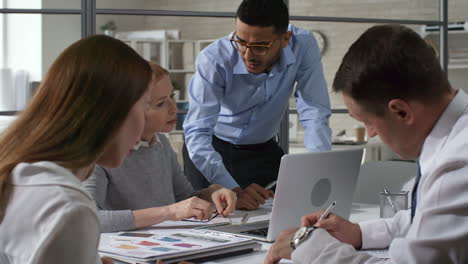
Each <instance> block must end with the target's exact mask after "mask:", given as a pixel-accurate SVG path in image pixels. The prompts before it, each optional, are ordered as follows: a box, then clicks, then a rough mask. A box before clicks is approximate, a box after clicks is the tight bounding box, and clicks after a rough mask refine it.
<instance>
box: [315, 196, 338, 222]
mask: <svg viewBox="0 0 468 264" xmlns="http://www.w3.org/2000/svg"><path fill="white" fill-rule="evenodd" d="M335 205H336V201H333V203H331V204H330V205H329V206H328V208H327V210H325V212H323V214H322V215H321V216H320V218H319V219H318V220H317V222H319V221H320V220H323V219H325V218H327V217H328V215H329V214H330V211H331V210H332V209H333V207H335Z"/></svg>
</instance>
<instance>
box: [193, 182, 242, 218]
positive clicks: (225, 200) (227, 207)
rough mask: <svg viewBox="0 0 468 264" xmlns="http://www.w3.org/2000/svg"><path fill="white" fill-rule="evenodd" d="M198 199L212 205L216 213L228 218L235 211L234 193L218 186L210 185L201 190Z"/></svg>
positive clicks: (235, 197) (235, 199) (235, 196)
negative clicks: (209, 202)
mask: <svg viewBox="0 0 468 264" xmlns="http://www.w3.org/2000/svg"><path fill="white" fill-rule="evenodd" d="M200 198H202V199H205V200H207V201H211V202H212V203H214V205H215V207H216V211H217V212H218V213H219V214H221V215H223V216H228V215H229V214H230V213H232V212H233V211H234V210H235V209H236V201H237V195H236V193H234V192H233V191H231V190H229V189H227V188H224V187H223V186H222V185H219V184H212V185H210V186H208V188H205V189H203V190H202V191H201V193H200Z"/></svg>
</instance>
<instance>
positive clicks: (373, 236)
mask: <svg viewBox="0 0 468 264" xmlns="http://www.w3.org/2000/svg"><path fill="white" fill-rule="evenodd" d="M358 225H359V227H360V228H361V236H362V249H369V248H387V247H388V246H389V245H390V242H391V241H392V237H391V235H390V233H389V230H388V227H387V224H386V222H385V220H384V219H375V220H369V221H363V222H359V223H358Z"/></svg>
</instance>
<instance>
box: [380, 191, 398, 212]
mask: <svg viewBox="0 0 468 264" xmlns="http://www.w3.org/2000/svg"><path fill="white" fill-rule="evenodd" d="M383 192H384V193H385V196H386V197H387V200H388V202H389V203H390V206H391V207H392V209H393V212H395V213H396V212H397V210H396V207H395V204H393V202H392V199H390V196H389V195H390V193H389V192H388V191H387V189H385V188H384V189H383Z"/></svg>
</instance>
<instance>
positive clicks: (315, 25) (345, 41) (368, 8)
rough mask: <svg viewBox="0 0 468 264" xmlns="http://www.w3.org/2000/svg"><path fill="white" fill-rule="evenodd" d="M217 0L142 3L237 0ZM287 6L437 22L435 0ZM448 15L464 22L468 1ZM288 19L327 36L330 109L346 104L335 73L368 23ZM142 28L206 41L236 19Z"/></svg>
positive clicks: (299, 0) (193, 5)
mask: <svg viewBox="0 0 468 264" xmlns="http://www.w3.org/2000/svg"><path fill="white" fill-rule="evenodd" d="M221 2H222V6H218V7H216V6H214V5H215V4H214V1H213V0H197V1H184V0H175V1H174V0H170V1H169V0H166V1H157V2H155V1H151V0H147V1H146V7H147V8H149V9H166V10H198V11H200V10H206V11H213V10H214V9H215V8H219V9H218V10H221V11H224V12H235V10H236V8H237V6H238V4H239V3H240V2H241V1H240V0H237V1H217V3H218V5H221ZM289 5H290V14H291V15H308V16H338V17H364V18H389V19H390V18H393V19H418V20H438V18H439V1H438V0H433V1H429V0H414V1H407V0H356V1H349V0H314V1H309V0H289ZM229 9H230V10H229ZM449 18H450V21H465V20H468V1H466V0H450V1H449ZM292 23H293V24H295V25H297V26H300V27H303V28H307V29H310V30H318V31H320V32H321V33H323V35H324V36H325V39H326V42H327V48H326V51H325V53H324V54H323V58H322V61H323V65H324V73H325V79H326V81H327V83H328V89H329V90H330V97H331V102H332V107H334V108H344V104H343V102H342V99H341V96H340V95H337V94H334V93H333V92H331V85H332V82H333V77H334V75H335V73H336V70H337V68H338V66H339V64H340V62H341V59H342V57H343V55H344V54H345V52H346V51H347V49H348V48H349V46H350V45H351V43H353V42H354V41H355V40H356V39H357V37H358V36H359V35H360V34H361V33H362V32H364V31H365V30H366V29H367V28H369V27H370V26H372V25H371V24H360V23H332V22H304V21H292ZM145 28H147V29H164V28H166V29H179V30H180V31H181V37H182V38H183V39H210V38H218V37H221V36H224V35H227V34H228V33H229V32H231V31H233V30H234V21H233V20H232V19H223V18H180V17H146V18H145ZM411 28H413V29H414V30H416V31H420V26H411ZM463 76H466V75H463ZM463 76H462V77H463ZM465 78H466V77H465ZM465 83H466V82H465ZM357 124H358V123H357V122H356V121H354V120H353V119H351V118H350V117H349V116H348V115H347V114H335V115H333V116H332V118H331V120H330V125H331V127H332V129H333V131H334V134H335V133H336V132H338V131H340V130H341V129H346V130H347V131H348V134H353V132H352V131H353V128H354V126H355V125H357ZM300 137H301V135H299V138H298V140H300V139H301V138H300Z"/></svg>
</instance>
